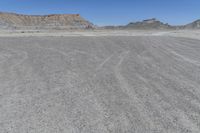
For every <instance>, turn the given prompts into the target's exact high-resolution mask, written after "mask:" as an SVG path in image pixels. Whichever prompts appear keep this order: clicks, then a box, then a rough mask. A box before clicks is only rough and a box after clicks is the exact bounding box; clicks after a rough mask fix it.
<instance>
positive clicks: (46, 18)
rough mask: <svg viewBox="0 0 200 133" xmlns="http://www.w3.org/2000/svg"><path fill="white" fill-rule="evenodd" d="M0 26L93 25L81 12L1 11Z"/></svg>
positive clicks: (77, 26)
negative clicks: (22, 12)
mask: <svg viewBox="0 0 200 133" xmlns="http://www.w3.org/2000/svg"><path fill="white" fill-rule="evenodd" d="M0 27H3V28H33V29H34V28H44V29H49V28H50V29H51V28H58V29H59V28H78V29H79V28H81V29H82V28H90V27H93V25H92V24H91V23H90V22H88V21H86V20H85V19H84V18H82V17H81V16H80V15H79V14H52V15H43V16H39V15H38V16H36V15H20V14H13V13H0Z"/></svg>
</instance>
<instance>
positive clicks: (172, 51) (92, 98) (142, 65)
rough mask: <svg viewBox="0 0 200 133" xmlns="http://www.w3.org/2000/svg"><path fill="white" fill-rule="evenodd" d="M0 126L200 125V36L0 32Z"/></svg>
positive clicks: (88, 131)
mask: <svg viewBox="0 0 200 133" xmlns="http://www.w3.org/2000/svg"><path fill="white" fill-rule="evenodd" d="M0 132H1V133H199V132H200V41H199V40H193V39H186V38H173V37H125V36H124V37H24V38H22V37H18V38H17V37H16V38H14V37H13V38H11V37H9V38H6V37H2V38H0Z"/></svg>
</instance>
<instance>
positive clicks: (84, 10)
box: [0, 0, 200, 25]
mask: <svg viewBox="0 0 200 133" xmlns="http://www.w3.org/2000/svg"><path fill="white" fill-rule="evenodd" d="M0 11H4V12H16V13H23V14H35V15H39V14H41V15H43V14H59V13H62V14H65V13H66V14H77V13H79V14H81V15H82V16H83V17H84V18H86V19H87V20H89V21H91V22H93V23H94V24H97V25H111V24H113V25H120V24H127V23H129V22H131V21H138V20H143V19H147V18H153V17H155V18H158V19H160V20H161V21H164V22H168V23H170V24H172V25H177V24H186V23H188V22H192V21H194V20H196V19H200V0H0Z"/></svg>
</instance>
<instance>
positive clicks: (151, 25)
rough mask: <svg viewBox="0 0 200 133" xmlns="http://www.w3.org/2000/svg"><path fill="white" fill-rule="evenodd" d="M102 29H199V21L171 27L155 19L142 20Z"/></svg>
mask: <svg viewBox="0 0 200 133" xmlns="http://www.w3.org/2000/svg"><path fill="white" fill-rule="evenodd" d="M102 28H104V29H136V30H137V29H138V30H162V29H164V30H170V29H171V30H176V29H200V20H196V21H194V22H192V23H190V24H186V25H177V26H172V25H169V24H168V23H163V22H161V21H159V20H157V19H155V18H152V19H147V20H143V21H141V22H131V23H129V24H127V25H124V26H104V27H102Z"/></svg>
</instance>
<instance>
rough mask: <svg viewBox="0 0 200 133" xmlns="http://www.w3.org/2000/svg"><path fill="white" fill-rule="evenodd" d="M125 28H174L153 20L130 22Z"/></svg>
mask: <svg viewBox="0 0 200 133" xmlns="http://www.w3.org/2000/svg"><path fill="white" fill-rule="evenodd" d="M125 27H126V28H133V29H173V28H174V27H173V26H170V25H169V24H167V23H166V24H165V23H163V22H160V21H159V20H157V19H155V18H153V19H147V20H143V21H142V22H131V23H129V24H128V25H126V26H125Z"/></svg>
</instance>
